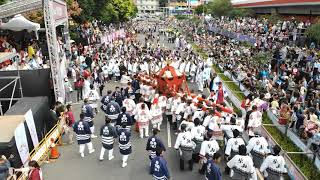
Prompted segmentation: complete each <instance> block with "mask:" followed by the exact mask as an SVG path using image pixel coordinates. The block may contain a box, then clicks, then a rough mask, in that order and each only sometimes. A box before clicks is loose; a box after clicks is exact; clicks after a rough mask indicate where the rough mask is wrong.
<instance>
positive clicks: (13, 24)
mask: <svg viewBox="0 0 320 180" xmlns="http://www.w3.org/2000/svg"><path fill="white" fill-rule="evenodd" d="M0 28H1V29H8V30H12V31H22V30H24V29H26V30H27V31H29V32H30V31H38V30H39V29H40V24H38V23H34V22H31V21H29V20H28V19H26V18H25V17H23V16H22V15H21V14H17V15H15V16H14V17H13V18H12V19H10V20H9V22H7V23H3V24H1V26H0Z"/></svg>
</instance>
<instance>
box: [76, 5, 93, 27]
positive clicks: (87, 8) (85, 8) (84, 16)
mask: <svg viewBox="0 0 320 180" xmlns="http://www.w3.org/2000/svg"><path fill="white" fill-rule="evenodd" d="M78 3H79V6H80V8H81V9H82V12H81V14H80V16H77V17H74V19H75V20H76V21H78V22H80V23H82V22H85V21H91V20H92V19H93V17H94V16H93V13H94V11H95V0H78Z"/></svg>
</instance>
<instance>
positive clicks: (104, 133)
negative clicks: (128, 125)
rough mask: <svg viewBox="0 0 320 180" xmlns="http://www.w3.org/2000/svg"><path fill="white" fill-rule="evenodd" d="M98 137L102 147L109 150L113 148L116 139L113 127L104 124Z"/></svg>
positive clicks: (116, 135)
mask: <svg viewBox="0 0 320 180" xmlns="http://www.w3.org/2000/svg"><path fill="white" fill-rule="evenodd" d="M100 135H101V140H102V146H103V147H104V148H105V149H107V150H110V149H112V148H113V144H114V139H115V138H117V137H118V134H117V132H116V129H115V127H113V126H111V124H106V125H104V126H102V127H101V129H100Z"/></svg>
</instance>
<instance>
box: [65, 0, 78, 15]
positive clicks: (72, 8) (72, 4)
mask: <svg viewBox="0 0 320 180" xmlns="http://www.w3.org/2000/svg"><path fill="white" fill-rule="evenodd" d="M66 3H67V6H68V15H69V16H71V17H75V16H79V15H80V14H81V12H82V9H81V8H80V6H79V3H78V1H76V0H66Z"/></svg>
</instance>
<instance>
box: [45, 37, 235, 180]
mask: <svg viewBox="0 0 320 180" xmlns="http://www.w3.org/2000/svg"><path fill="white" fill-rule="evenodd" d="M138 39H140V40H141V41H144V36H143V35H139V36H138ZM160 39H161V41H160V43H161V44H165V46H166V47H169V48H173V46H174V45H173V44H167V43H166V41H165V39H164V37H163V36H162V37H161V38H160ZM117 85H118V86H119V84H116V83H109V84H107V85H106V88H105V89H104V91H105V92H106V90H108V89H111V90H114V88H115V86H117ZM189 87H190V88H191V89H195V90H196V87H195V84H192V85H190V86H189ZM206 94H208V92H206ZM80 106H81V104H80V103H78V104H75V105H74V106H73V109H74V114H75V117H76V118H77V119H78V117H79V113H80ZM94 123H95V128H96V129H95V132H96V133H95V134H96V135H97V134H98V131H99V129H100V127H101V126H102V125H103V123H104V113H103V112H100V113H98V115H97V117H96V118H95V120H94ZM161 129H162V131H161V132H160V133H159V136H160V138H161V139H162V140H163V142H164V144H165V146H166V147H167V151H166V152H165V155H164V156H165V159H166V160H167V161H168V166H169V171H170V173H171V176H172V179H173V180H200V179H205V178H204V176H202V175H200V174H199V173H198V172H197V171H198V169H199V165H197V164H195V165H194V170H193V171H192V172H191V171H188V170H185V171H180V169H179V156H178V153H177V151H176V150H175V149H174V148H173V146H174V143H175V138H176V135H174V133H173V132H172V131H171V130H170V127H169V126H168V124H167V123H166V121H163V124H162V126H161ZM149 134H151V130H150V133H149ZM131 141H132V147H133V153H132V154H131V155H130V157H129V160H128V166H127V167H125V168H121V156H120V154H119V147H118V144H117V143H116V145H115V148H114V153H115V158H114V159H113V160H111V161H108V160H107V153H106V154H105V160H104V161H102V162H100V161H99V160H98V158H99V154H100V148H101V138H100V137H98V138H96V139H93V144H94V148H95V150H96V152H95V153H93V154H90V155H89V154H88V151H87V150H86V154H85V155H86V156H85V158H83V159H82V158H81V157H80V155H79V153H78V145H77V144H76V143H75V144H73V145H65V146H62V147H59V151H60V153H61V157H60V158H59V159H58V160H57V161H56V162H53V163H50V164H45V165H44V166H43V173H44V178H45V179H46V180H70V179H77V180H95V179H108V180H126V179H128V180H150V179H152V177H151V176H150V175H149V173H148V170H149V159H148V154H147V151H146V150H145V146H146V141H147V139H146V138H145V139H140V138H139V137H138V133H136V132H133V137H132V139H131ZM186 167H187V164H186ZM224 167H225V165H224V162H223V163H222V165H221V170H222V171H223V170H224ZM186 169H187V168H186ZM223 179H230V178H229V177H226V176H225V175H224V176H223Z"/></svg>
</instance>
